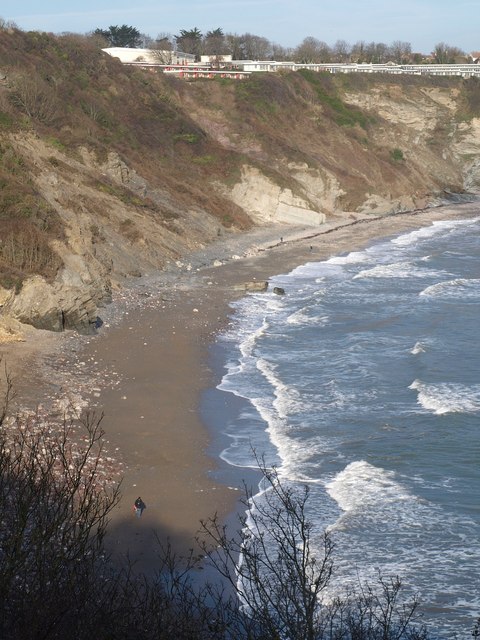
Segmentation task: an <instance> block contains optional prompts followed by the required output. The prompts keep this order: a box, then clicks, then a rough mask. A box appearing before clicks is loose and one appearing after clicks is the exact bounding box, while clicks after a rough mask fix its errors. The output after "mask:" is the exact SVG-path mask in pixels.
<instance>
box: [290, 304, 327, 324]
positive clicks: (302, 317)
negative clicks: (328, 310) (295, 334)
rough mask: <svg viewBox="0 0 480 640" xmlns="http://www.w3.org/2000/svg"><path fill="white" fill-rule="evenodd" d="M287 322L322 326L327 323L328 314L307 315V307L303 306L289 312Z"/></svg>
mask: <svg viewBox="0 0 480 640" xmlns="http://www.w3.org/2000/svg"><path fill="white" fill-rule="evenodd" d="M287 323H288V324H292V325H298V326H304V325H309V326H312V327H323V326H325V325H326V324H328V316H315V315H309V314H308V308H307V307H304V308H303V309H299V310H298V311H295V312H294V313H292V314H290V315H289V316H288V318H287Z"/></svg>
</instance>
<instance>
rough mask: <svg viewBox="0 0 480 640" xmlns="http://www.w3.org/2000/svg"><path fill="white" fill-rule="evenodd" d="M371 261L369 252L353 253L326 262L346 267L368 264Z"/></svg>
mask: <svg viewBox="0 0 480 640" xmlns="http://www.w3.org/2000/svg"><path fill="white" fill-rule="evenodd" d="M370 259H371V258H370V256H369V253H368V251H351V252H350V253H347V255H345V256H334V257H333V258H329V259H328V260H327V261H326V262H327V263H328V264H337V265H345V264H358V263H362V262H368V261H369V260H370Z"/></svg>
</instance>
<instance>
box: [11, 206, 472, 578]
mask: <svg viewBox="0 0 480 640" xmlns="http://www.w3.org/2000/svg"><path fill="white" fill-rule="evenodd" d="M471 215H478V204H462V205H455V206H451V205H448V206H444V207H437V208H432V209H427V210H424V211H421V212H413V213H402V214H396V215H391V216H388V217H383V218H372V217H371V216H370V217H365V219H356V218H352V217H351V216H347V215H346V216H345V217H344V218H338V219H337V220H336V221H335V222H333V223H331V224H329V225H324V226H322V227H316V228H314V227H310V228H308V229H305V228H304V229H294V228H289V227H285V226H284V227H277V228H274V229H272V228H270V229H262V230H257V231H255V232H252V233H250V234H244V235H242V236H236V237H232V236H230V237H228V236H227V237H226V238H225V239H224V240H223V241H222V242H220V243H218V244H216V245H212V246H209V247H207V248H205V250H203V251H200V252H198V253H196V254H195V255H193V256H191V257H190V258H189V260H188V261H187V260H185V261H184V263H183V264H181V265H172V268H171V269H169V270H167V272H165V273H160V274H156V275H154V274H152V275H150V276H146V277H143V278H140V279H138V280H137V281H135V283H133V284H132V285H131V286H129V287H127V288H126V289H125V290H123V291H121V292H118V293H117V294H116V296H115V298H114V302H113V304H112V305H111V306H110V307H109V308H107V309H105V310H104V311H105V313H104V314H102V313H101V314H100V315H101V317H102V318H103V320H104V325H103V327H102V328H101V329H100V331H99V333H98V335H96V336H90V337H85V336H83V337H82V336H76V335H74V334H70V333H67V334H62V335H52V334H48V335H47V334H45V335H44V332H41V333H40V334H39V333H36V334H31V333H28V334H27V337H26V341H25V342H23V343H20V344H3V345H0V354H1V355H2V356H3V357H4V360H5V361H6V362H7V365H8V366H9V367H10V368H11V369H12V371H13V372H14V375H15V377H16V378H17V385H18V392H19V393H18V396H19V397H18V399H17V401H19V402H20V403H21V402H24V403H28V402H29V403H30V404H31V403H32V402H36V403H38V402H41V403H45V405H47V406H48V403H49V402H52V401H53V400H54V399H55V398H58V397H60V396H61V397H65V396H68V398H69V399H70V400H71V402H72V403H73V404H76V405H77V406H78V407H79V408H82V407H86V406H89V407H91V406H94V407H95V408H96V409H97V410H98V411H101V412H103V413H104V414H105V417H104V419H103V427H104V429H105V432H106V452H105V456H106V458H108V459H110V461H113V463H112V464H113V467H114V469H115V471H118V472H119V474H121V475H122V476H123V480H122V487H121V489H122V500H121V502H120V503H119V505H118V506H117V507H116V508H115V510H114V511H113V513H112V516H111V525H110V533H109V538H108V540H107V543H108V546H109V548H110V549H111V550H112V552H113V553H114V555H115V556H117V557H121V558H123V559H127V558H129V559H130V560H131V561H133V562H134V563H135V566H136V567H137V568H138V569H139V570H141V571H145V572H146V573H152V572H154V571H155V557H156V551H157V549H158V543H157V538H159V539H160V540H163V541H164V540H165V539H167V538H169V539H170V540H171V541H172V544H173V546H174V548H175V549H176V550H178V551H179V552H185V551H186V550H188V549H189V548H190V547H192V546H193V545H194V538H195V534H196V533H197V531H198V528H199V522H200V520H201V519H207V518H208V517H210V516H212V515H213V514H214V513H216V512H217V513H218V514H219V515H220V517H222V518H225V517H226V516H227V515H228V514H229V513H231V512H232V511H233V510H234V509H235V506H236V504H237V500H238V498H239V495H240V494H241V488H242V475H241V473H238V472H237V474H236V476H235V477H234V476H232V478H234V481H232V483H229V484H228V486H227V485H225V484H223V483H221V482H219V481H218V480H216V477H218V476H217V474H216V470H218V467H219V462H218V460H217V459H216V458H215V456H213V455H212V454H211V453H210V452H211V451H212V449H211V443H212V441H214V440H215V438H216V437H217V436H216V434H215V433H213V432H212V431H211V429H210V425H206V424H203V422H202V419H201V415H200V412H199V406H200V401H201V398H202V393H203V392H204V391H205V390H206V389H209V388H212V387H215V386H216V385H217V384H218V382H219V377H220V375H221V371H216V370H215V369H214V368H213V366H212V362H211V358H210V357H209V353H210V347H211V345H212V344H213V343H214V341H215V339H216V336H217V335H218V333H219V331H221V330H222V328H224V327H225V326H226V324H227V322H228V317H229V313H230V312H231V309H230V306H229V305H230V303H231V301H232V300H234V299H235V298H237V297H238V296H241V295H246V294H245V291H244V289H243V290H242V286H243V285H244V284H245V283H247V282H254V281H256V282H266V281H268V280H269V278H270V277H271V276H272V275H275V274H278V273H286V272H289V271H290V270H291V269H292V268H294V267H295V266H297V265H299V264H302V263H305V262H308V261H314V260H315V261H317V260H324V259H327V258H329V257H331V256H333V255H338V254H341V253H344V252H347V251H351V250H356V249H360V248H362V247H365V246H366V245H368V244H370V243H371V242H373V241H374V240H376V239H378V238H381V237H387V236H390V235H394V234H397V233H400V232H402V231H405V230H409V229H414V228H419V227H423V226H427V225H429V224H431V223H432V222H434V221H435V220H445V219H453V218H465V217H469V216H471ZM280 238H282V240H280ZM214 265H216V266H214ZM247 295H248V294H247ZM287 295H288V292H287ZM35 336H36V337H35ZM39 336H40V337H39ZM42 336H44V337H45V341H44V342H42V339H41V338H42ZM221 410H222V407H219V412H221ZM137 496H141V497H142V498H143V500H144V501H145V503H146V505H147V509H146V511H145V512H144V513H143V515H142V517H141V518H140V519H138V518H135V516H134V514H133V509H132V505H133V502H134V500H135V498H136V497H137Z"/></svg>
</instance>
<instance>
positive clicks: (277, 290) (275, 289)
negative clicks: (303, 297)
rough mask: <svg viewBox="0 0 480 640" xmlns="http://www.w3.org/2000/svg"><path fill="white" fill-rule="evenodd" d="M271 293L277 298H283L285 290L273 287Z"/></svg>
mask: <svg viewBox="0 0 480 640" xmlns="http://www.w3.org/2000/svg"><path fill="white" fill-rule="evenodd" d="M273 293H276V294H277V296H284V295H285V289H282V287H273Z"/></svg>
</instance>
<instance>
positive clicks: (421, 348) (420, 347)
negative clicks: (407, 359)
mask: <svg viewBox="0 0 480 640" xmlns="http://www.w3.org/2000/svg"><path fill="white" fill-rule="evenodd" d="M410 353H411V354H413V355H414V356H416V355H418V354H419V353H425V346H424V345H423V344H422V343H421V342H416V343H415V346H414V347H413V349H412V350H411V351H410Z"/></svg>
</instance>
